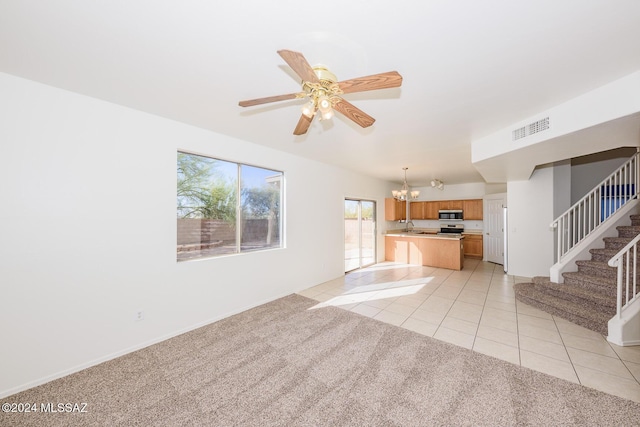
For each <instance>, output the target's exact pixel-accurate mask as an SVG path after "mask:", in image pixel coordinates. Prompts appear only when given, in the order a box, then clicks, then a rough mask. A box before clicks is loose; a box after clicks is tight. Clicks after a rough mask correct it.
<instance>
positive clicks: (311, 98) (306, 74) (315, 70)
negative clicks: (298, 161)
mask: <svg viewBox="0 0 640 427" xmlns="http://www.w3.org/2000/svg"><path fill="white" fill-rule="evenodd" d="M278 54H279V55H280V56H281V57H282V59H284V60H285V61H286V63H287V64H289V66H290V67H291V68H292V69H293V71H295V72H296V74H297V75H298V76H299V77H300V78H301V79H302V92H296V93H289V94H286V95H277V96H270V97H266V98H258V99H250V100H247V101H240V102H239V104H238V105H240V106H241V107H250V106H253V105H261V104H267V103H270V102H277V101H285V100H289V99H308V102H307V103H305V105H303V107H302V116H301V117H300V120H299V121H298V125H297V126H296V128H295V130H294V131H293V134H294V135H303V134H305V133H307V130H308V129H309V126H310V125H311V121H312V120H313V118H314V117H315V116H316V114H317V113H319V114H320V120H326V119H330V118H331V117H333V111H334V110H336V111H338V112H339V113H342V114H344V115H345V116H346V117H347V118H349V119H351V120H353V121H354V122H356V123H357V124H358V125H360V126H362V127H363V128H366V127H368V126H371V125H372V124H373V122H375V121H376V119H374V118H373V117H371V116H370V115H368V114H367V113H365V112H364V111H362V110H360V109H359V108H357V107H356V106H354V105H353V104H351V103H350V102H349V101H346V100H345V99H344V98H342V97H341V96H340V95H342V94H345V93H354V92H364V91H368V90H375V89H387V88H393V87H399V86H400V85H401V84H402V76H401V75H400V74H399V73H398V72H397V71H389V72H387V73H381V74H374V75H372V76H366V77H359V78H356V79H351V80H344V81H341V82H338V81H337V80H338V79H337V78H336V76H335V75H334V74H333V73H331V72H330V71H329V70H328V69H327V68H325V67H324V66H321V65H318V66H315V67H311V65H309V63H308V62H307V60H306V59H305V57H304V56H303V55H302V54H301V53H299V52H294V51H291V50H279V51H278Z"/></svg>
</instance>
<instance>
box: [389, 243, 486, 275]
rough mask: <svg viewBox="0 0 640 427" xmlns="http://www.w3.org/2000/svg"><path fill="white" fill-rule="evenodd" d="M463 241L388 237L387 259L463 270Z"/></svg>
mask: <svg viewBox="0 0 640 427" xmlns="http://www.w3.org/2000/svg"><path fill="white" fill-rule="evenodd" d="M481 237H482V236H481ZM463 241H464V239H462V240H460V239H451V238H441V239H438V238H426V237H401V236H386V237H385V247H384V249H385V251H384V253H385V259H386V260H387V261H393V262H401V263H405V264H414V265H425V266H430V267H439V268H448V269H450V270H462V268H463V267H464V256H463Z"/></svg>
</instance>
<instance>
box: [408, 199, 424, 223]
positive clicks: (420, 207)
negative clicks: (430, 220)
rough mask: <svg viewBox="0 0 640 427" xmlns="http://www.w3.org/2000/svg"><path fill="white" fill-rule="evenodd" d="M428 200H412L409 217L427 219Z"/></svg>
mask: <svg viewBox="0 0 640 427" xmlns="http://www.w3.org/2000/svg"><path fill="white" fill-rule="evenodd" d="M426 204H427V202H411V203H410V204H409V212H410V214H409V218H411V219H427V218H426V217H425V209H424V208H425V205H426Z"/></svg>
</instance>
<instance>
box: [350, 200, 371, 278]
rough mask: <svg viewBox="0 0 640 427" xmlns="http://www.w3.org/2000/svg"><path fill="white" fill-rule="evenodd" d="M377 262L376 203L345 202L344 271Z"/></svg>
mask: <svg viewBox="0 0 640 427" xmlns="http://www.w3.org/2000/svg"><path fill="white" fill-rule="evenodd" d="M375 262H376V202H372V201H369V200H356V199H345V201H344V271H345V272H347V271H351V270H355V269H357V268H362V267H365V266H367V265H371V264H374V263H375Z"/></svg>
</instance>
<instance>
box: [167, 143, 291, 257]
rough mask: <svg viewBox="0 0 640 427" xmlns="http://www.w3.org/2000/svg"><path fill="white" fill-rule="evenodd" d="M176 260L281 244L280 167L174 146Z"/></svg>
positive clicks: (276, 246) (247, 250)
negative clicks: (176, 174) (196, 153)
mask: <svg viewBox="0 0 640 427" xmlns="http://www.w3.org/2000/svg"><path fill="white" fill-rule="evenodd" d="M177 172H178V177H177V221H178V235H177V260H178V261H185V260H189V259H196V258H205V257H212V256H218V255H225V254H235V253H240V252H249V251H258V250H263V249H271V248H279V247H281V246H282V244H281V242H282V215H281V206H282V180H283V173H282V172H279V171H274V170H270V169H264V168H259V167H256V166H248V165H243V164H239V163H232V162H227V161H224V160H219V159H213V158H209V157H204V156H199V155H195V154H189V153H183V152H178V162H177Z"/></svg>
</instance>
